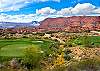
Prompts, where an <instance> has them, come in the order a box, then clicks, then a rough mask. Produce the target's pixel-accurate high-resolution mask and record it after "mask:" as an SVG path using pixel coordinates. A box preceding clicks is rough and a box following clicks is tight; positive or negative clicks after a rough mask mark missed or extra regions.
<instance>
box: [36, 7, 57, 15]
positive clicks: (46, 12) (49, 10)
mask: <svg viewBox="0 0 100 71" xmlns="http://www.w3.org/2000/svg"><path fill="white" fill-rule="evenodd" d="M55 12H56V10H55V9H52V8H50V7H45V8H42V9H39V10H38V9H37V10H36V14H42V15H49V14H54V13H55Z"/></svg>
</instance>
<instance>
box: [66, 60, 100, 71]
mask: <svg viewBox="0 0 100 71" xmlns="http://www.w3.org/2000/svg"><path fill="white" fill-rule="evenodd" d="M67 71H100V60H97V59H85V60H81V61H79V62H77V63H71V64H70V65H69V66H68V67H67Z"/></svg>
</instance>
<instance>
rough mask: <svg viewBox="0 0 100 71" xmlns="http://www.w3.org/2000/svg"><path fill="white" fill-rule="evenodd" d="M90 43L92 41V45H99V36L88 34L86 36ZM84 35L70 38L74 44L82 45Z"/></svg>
mask: <svg viewBox="0 0 100 71" xmlns="http://www.w3.org/2000/svg"><path fill="white" fill-rule="evenodd" d="M87 39H88V40H89V41H90V42H91V43H94V45H100V36H88V38H87ZM84 40H85V38H84V37H79V38H76V39H72V40H71V42H72V43H75V44H82V45H84Z"/></svg>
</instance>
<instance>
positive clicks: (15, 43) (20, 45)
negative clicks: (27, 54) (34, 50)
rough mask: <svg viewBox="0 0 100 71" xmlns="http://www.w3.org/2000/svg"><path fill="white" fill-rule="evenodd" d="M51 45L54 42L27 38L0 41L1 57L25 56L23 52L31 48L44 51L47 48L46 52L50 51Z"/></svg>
mask: <svg viewBox="0 0 100 71" xmlns="http://www.w3.org/2000/svg"><path fill="white" fill-rule="evenodd" d="M40 41H41V42H40ZM42 41H43V42H42ZM51 43H52V41H46V40H31V39H26V38H22V39H14V40H12V39H9V40H5V39H4V40H0V56H23V50H24V49H25V48H27V47H30V46H37V47H41V49H42V50H44V49H45V48H47V49H46V51H48V46H49V45H50V44H51Z"/></svg>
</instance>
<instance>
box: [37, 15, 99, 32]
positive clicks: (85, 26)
mask: <svg viewBox="0 0 100 71" xmlns="http://www.w3.org/2000/svg"><path fill="white" fill-rule="evenodd" d="M38 30H42V31H70V32H79V31H86V30H100V17H99V16H73V17H59V18H47V19H45V20H43V21H41V22H40V26H39V27H38Z"/></svg>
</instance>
